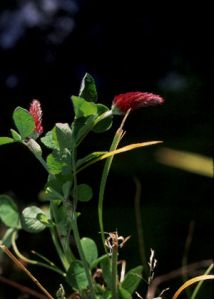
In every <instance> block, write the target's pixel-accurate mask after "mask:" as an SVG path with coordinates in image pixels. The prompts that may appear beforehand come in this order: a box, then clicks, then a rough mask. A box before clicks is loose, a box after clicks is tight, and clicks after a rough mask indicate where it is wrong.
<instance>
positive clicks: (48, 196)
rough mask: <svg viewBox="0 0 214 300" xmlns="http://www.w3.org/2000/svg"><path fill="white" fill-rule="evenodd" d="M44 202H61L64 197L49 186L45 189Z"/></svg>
mask: <svg viewBox="0 0 214 300" xmlns="http://www.w3.org/2000/svg"><path fill="white" fill-rule="evenodd" d="M44 200H60V201H63V200H64V197H63V195H61V194H60V193H59V192H57V191H55V190H54V189H53V188H52V187H51V186H48V187H46V189H45V195H44Z"/></svg>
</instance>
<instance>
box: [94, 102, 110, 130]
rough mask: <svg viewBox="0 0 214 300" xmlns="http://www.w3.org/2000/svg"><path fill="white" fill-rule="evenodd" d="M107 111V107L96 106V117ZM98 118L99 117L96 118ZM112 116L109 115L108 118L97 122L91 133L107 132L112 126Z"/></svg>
mask: <svg viewBox="0 0 214 300" xmlns="http://www.w3.org/2000/svg"><path fill="white" fill-rule="evenodd" d="M107 111H109V109H108V107H107V106H105V105H103V104H97V113H98V116H100V115H102V114H103V113H105V112H107ZM98 118H99V117H98ZM112 120H113V116H112V114H110V115H109V116H108V117H106V118H104V119H103V120H101V121H99V122H98V123H97V124H96V125H95V126H94V128H93V131H94V132H96V133H101V132H105V131H107V130H109V129H110V128H111V126H112Z"/></svg>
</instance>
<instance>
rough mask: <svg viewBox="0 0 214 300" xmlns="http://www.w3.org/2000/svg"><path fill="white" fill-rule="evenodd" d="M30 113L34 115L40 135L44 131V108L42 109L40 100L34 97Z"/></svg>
mask: <svg viewBox="0 0 214 300" xmlns="http://www.w3.org/2000/svg"><path fill="white" fill-rule="evenodd" d="M29 113H30V114H31V115H32V117H33V119H34V122H35V133H37V134H38V135H40V134H42V133H43V126H42V109H41V105H40V102H39V101H38V100H35V99H34V100H33V101H32V103H31V105H30V109H29Z"/></svg>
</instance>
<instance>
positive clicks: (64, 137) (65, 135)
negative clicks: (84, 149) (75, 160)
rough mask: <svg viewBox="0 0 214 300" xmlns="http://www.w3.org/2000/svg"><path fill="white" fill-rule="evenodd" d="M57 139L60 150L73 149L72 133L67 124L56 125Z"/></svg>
mask: <svg viewBox="0 0 214 300" xmlns="http://www.w3.org/2000/svg"><path fill="white" fill-rule="evenodd" d="M55 128H56V137H57V141H58V145H59V149H60V150H63V149H64V148H68V149H71V146H72V132H71V128H70V126H69V125H68V124H67V123H56V126H55Z"/></svg>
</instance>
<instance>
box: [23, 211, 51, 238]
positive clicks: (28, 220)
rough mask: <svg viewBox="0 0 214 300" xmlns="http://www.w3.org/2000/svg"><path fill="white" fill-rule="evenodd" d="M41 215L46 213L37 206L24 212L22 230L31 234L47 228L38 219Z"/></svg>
mask: <svg viewBox="0 0 214 300" xmlns="http://www.w3.org/2000/svg"><path fill="white" fill-rule="evenodd" d="M39 214H44V212H43V211H42V210H41V209H40V208H39V207H37V206H29V207H26V208H25V209H24V210H23V211H22V215H21V223H22V228H23V229H24V230H25V231H27V232H30V233H38V232H40V231H42V230H44V229H45V228H46V226H45V225H44V224H43V223H42V222H40V221H39V220H38V219H37V216H38V215H39Z"/></svg>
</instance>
